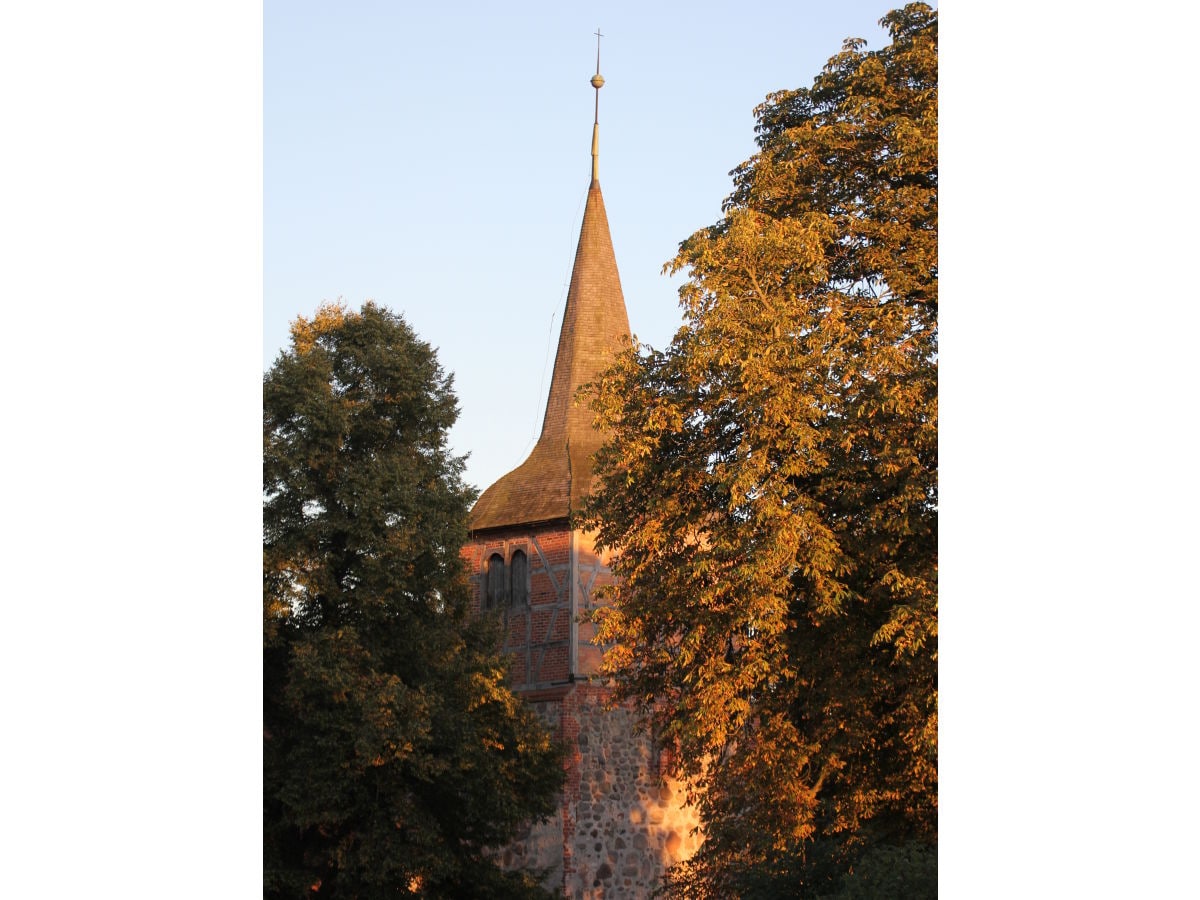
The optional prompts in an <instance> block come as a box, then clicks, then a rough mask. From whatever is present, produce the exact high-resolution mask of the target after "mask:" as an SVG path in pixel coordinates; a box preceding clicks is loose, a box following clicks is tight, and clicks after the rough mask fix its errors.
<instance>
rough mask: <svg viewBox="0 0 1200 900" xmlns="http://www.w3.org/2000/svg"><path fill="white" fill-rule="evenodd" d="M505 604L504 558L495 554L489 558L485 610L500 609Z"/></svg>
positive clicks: (484, 600) (484, 597)
mask: <svg viewBox="0 0 1200 900" xmlns="http://www.w3.org/2000/svg"><path fill="white" fill-rule="evenodd" d="M503 604H504V557H503V556H501V555H500V554H499V553H493V554H492V555H491V556H490V557H488V564H487V584H486V586H485V587H484V595H483V608H484V609H499V608H500V607H501V606H502V605H503Z"/></svg>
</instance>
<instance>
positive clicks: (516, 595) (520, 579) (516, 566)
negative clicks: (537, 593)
mask: <svg viewBox="0 0 1200 900" xmlns="http://www.w3.org/2000/svg"><path fill="white" fill-rule="evenodd" d="M509 585H510V586H511V587H510V589H509V596H510V597H511V598H512V605H513V606H524V605H526V604H527V603H528V602H529V560H528V559H527V558H526V556H525V551H524V550H514V551H513V555H512V561H511V562H510V563H509Z"/></svg>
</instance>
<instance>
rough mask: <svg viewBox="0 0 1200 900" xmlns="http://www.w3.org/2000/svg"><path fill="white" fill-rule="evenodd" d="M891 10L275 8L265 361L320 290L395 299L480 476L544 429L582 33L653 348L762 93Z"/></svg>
mask: <svg viewBox="0 0 1200 900" xmlns="http://www.w3.org/2000/svg"><path fill="white" fill-rule="evenodd" d="M889 8H890V6H889V5H888V4H887V3H886V2H880V0H870V2H861V0H854V2H844V3H837V4H828V3H782V2H758V0H751V2H745V3H739V4H730V3H715V2H699V3H655V4H652V3H646V2H613V3H604V4H582V3H519V4H488V3H446V4H442V5H434V4H428V5H419V6H418V5H417V4H401V3H393V2H377V3H365V2H364V3H339V4H333V3H327V2H313V0H286V2H283V0H269V2H267V3H266V4H265V6H264V17H265V18H264V56H263V76H264V95H263V116H264V221H263V226H264V307H263V317H264V325H263V365H264V367H266V366H269V365H270V363H271V362H272V361H273V360H274V358H275V356H276V354H277V353H278V352H279V350H280V348H281V347H283V346H285V344H286V340H287V325H288V322H289V321H291V320H292V319H294V318H295V317H296V316H297V315H301V314H303V315H309V314H311V313H312V312H313V310H314V309H315V308H316V307H317V305H318V304H319V303H320V302H321V301H322V300H334V299H337V298H339V297H341V298H342V299H344V300H345V301H346V302H347V303H349V304H351V305H353V306H358V305H359V304H361V303H362V302H363V301H364V300H366V299H374V300H376V301H378V302H380V303H382V304H384V305H386V306H389V307H390V308H392V309H394V310H396V311H398V312H401V313H403V314H404V315H405V317H406V318H407V319H408V321H409V322H410V323H411V324H412V326H413V327H414V328H415V329H416V330H417V332H418V333H419V334H420V335H421V336H422V337H423V338H424V339H425V340H427V341H429V342H430V343H431V344H433V345H434V346H435V347H437V348H438V350H439V356H440V359H441V362H442V365H443V366H444V367H445V368H446V369H447V370H449V371H452V372H453V373H454V375H455V388H456V391H457V393H458V396H459V403H460V407H461V417H460V419H459V423H458V425H457V426H456V427H455V429H454V431H453V432H452V434H451V440H452V443H453V445H454V449H455V451H456V452H457V453H468V452H469V453H470V459H469V461H468V466H467V480H468V481H470V482H471V483H473V484H475V485H476V486H477V487H479V488H480V489H483V488H485V487H487V486H488V485H489V484H491V483H492V482H493V481H495V480H496V479H497V478H498V477H500V476H501V475H503V474H504V473H505V472H506V471H508V470H509V469H511V468H513V467H514V466H516V465H518V464H519V463H520V462H521V461H522V460H523V459H524V458H525V455H526V454H527V453H528V451H529V449H530V447H531V444H532V441H533V439H534V438H535V437H536V433H537V430H538V428H539V427H540V424H541V415H542V411H543V407H544V404H545V396H546V392H547V390H548V388H549V385H548V383H547V381H546V379H547V378H548V377H549V375H548V372H549V368H550V366H551V364H552V362H553V352H554V342H555V339H556V337H557V331H558V326H559V324H560V319H561V313H562V307H563V303H564V302H565V299H566V282H567V279H568V276H569V274H570V268H571V262H572V259H573V257H574V252H575V242H576V239H577V237H578V230H579V223H580V219H581V216H582V212H583V210H582V200H583V198H584V195H585V193H586V191H587V186H588V180H589V178H590V167H591V158H590V150H591V124H592V114H593V96H594V91H593V89H592V87H591V86H590V85H589V83H588V81H589V79H590V78H591V76H592V74H593V72H594V69H595V52H596V48H595V41H596V39H595V37H594V36H593V32H595V30H596V28H597V26H599V28H600V30H601V32H602V33H603V35H604V38H603V40H602V42H601V59H600V63H601V65H600V68H601V73H602V74H603V75H604V77H605V79H606V84H605V86H604V87H603V88H602V89H601V92H600V183H601V186H602V187H603V189H604V198H605V204H606V207H607V210H608V216H609V225H610V227H611V230H612V237H613V245H614V248H615V250H616V255H617V265H618V267H619V269H620V273H621V282H622V287H623V289H624V293H625V302H626V305H627V307H628V309H629V320H630V327H631V328H632V329H633V331H634V332H635V333H636V334H637V336H638V337H639V338H640V339H642V340H644V341H647V342H649V343H651V344H654V345H655V346H663V345H665V344H666V343H667V342H668V341H669V340H670V338H671V335H672V334H673V333H674V331H675V329H676V328H677V327H678V325H679V323H680V321H681V319H680V313H679V309H678V305H677V293H676V291H677V289H678V286H679V283H680V279H679V278H678V277H677V278H675V279H669V278H667V277H666V276H664V275H662V274H661V270H662V266H663V263H664V262H666V261H667V260H668V259H670V258H671V257H672V256H673V255H674V252H675V248H676V246H677V245H678V243H679V241H681V240H682V239H684V238H685V237H687V236H688V235H689V234H691V233H692V232H693V231H695V230H696V229H698V228H701V227H703V226H705V225H709V224H711V223H713V222H714V221H716V219H717V218H718V217H719V216H720V204H721V201H722V200H723V199H724V197H725V196H726V195H727V194H728V193H729V189H730V184H731V183H730V179H729V176H728V173H729V170H730V169H732V168H733V167H734V166H736V165H737V164H738V163H739V162H741V161H742V160H744V159H745V158H746V157H748V156H749V155H750V154H751V153H753V152H754V144H753V138H754V132H753V127H754V117H753V109H754V107H755V106H756V105H757V104H758V103H759V102H761V101H762V99H763V98H764V96H765V95H766V94H767V93H768V92H770V91H774V90H779V89H782V88H792V87H799V86H805V85H808V84H810V83H811V80H812V78H813V76H814V75H816V74H817V72H819V71H820V69H821V67H822V65H824V63H825V61H826V60H827V59H828V58H829V57H830V56H831V55H832V54H834V53H835V52H837V51H838V50H839V49H840V47H841V43H842V41H843V39H845V38H846V37H850V36H855V37H863V38H865V39H867V41H868V42H869V46H871V47H879V46H882V45H883V44H884V43H885V42H886V40H885V35H884V33H883V31H882V30H881V29H880V28H879V26H878V20H879V18H880V17H881V16H882V15H883V14H884V13H886V12H887V10H888V9H889ZM767 23H770V27H764V25H765V24H767ZM496 348H504V349H502V350H497V349H496Z"/></svg>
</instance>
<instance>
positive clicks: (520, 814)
mask: <svg viewBox="0 0 1200 900" xmlns="http://www.w3.org/2000/svg"><path fill="white" fill-rule="evenodd" d="M457 414H458V412H457V406H456V402H455V399H454V395H453V393H452V391H451V379H450V377H449V376H447V375H445V374H443V372H442V370H441V368H440V367H439V365H438V362H437V359H436V356H435V354H434V351H433V350H432V349H431V348H430V347H429V345H428V344H426V343H424V342H422V341H420V340H418V339H417V337H416V336H415V335H414V333H413V332H412V330H411V329H410V328H409V326H408V325H407V324H406V323H405V322H404V320H403V319H402V318H401V317H399V316H396V315H394V314H392V313H390V312H388V311H387V310H385V309H382V308H380V307H378V306H375V305H373V304H370V303H368V304H367V305H365V306H364V307H363V309H362V311H361V313H354V312H351V311H347V310H346V309H344V308H342V307H340V306H325V307H323V308H321V309H320V310H319V311H318V312H317V314H316V316H315V317H314V318H313V319H312V320H311V321H309V320H305V319H298V320H297V321H296V322H295V323H294V324H293V326H292V342H291V348H290V350H288V351H287V352H284V353H281V354H280V356H279V358H278V360H277V361H276V362H275V364H274V366H273V367H272V368H271V370H270V371H269V372H268V373H267V375H266V376H265V378H264V384H263V455H264V470H263V471H264V494H265V498H264V506H263V535H264V537H263V578H264V591H263V682H264V684H263V689H264V714H263V718H264V743H263V757H264V758H263V763H264V797H263V800H264V804H263V805H264V844H265V846H264V870H265V871H264V881H265V884H264V894H265V896H268V897H272V898H275V897H278V898H291V897H310V896H314V895H315V896H320V897H325V896H329V897H336V898H366V897H371V898H374V897H390V896H414V895H416V896H431V897H444V896H462V897H510V896H511V897H533V896H542V895H543V894H544V892H542V891H541V890H540V889H539V888H537V887H536V884H535V882H534V880H533V879H532V878H531V877H530V876H529V875H526V874H520V873H505V872H501V871H500V870H499V869H498V868H497V867H496V865H494V863H493V862H492V861H491V860H490V859H489V857H488V855H487V852H486V848H488V847H494V846H497V845H500V844H503V843H504V842H506V841H507V840H509V839H510V838H512V837H513V835H514V833H515V832H516V830H517V829H518V828H519V827H520V826H521V825H522V824H523V823H524V822H527V821H529V820H530V819H533V818H537V817H544V816H545V815H547V814H548V813H550V812H551V811H552V808H553V805H554V798H555V795H556V792H557V790H558V789H559V788H560V786H561V784H562V754H561V750H560V749H559V748H558V747H557V746H555V745H553V744H552V743H551V741H550V739H549V737H548V735H547V733H546V731H545V729H544V728H543V727H542V725H541V723H540V722H539V721H538V719H537V718H536V716H535V714H534V713H533V712H532V711H531V710H530V709H529V708H528V707H526V706H525V705H524V704H522V703H521V702H520V701H519V700H518V699H517V698H516V697H515V696H514V695H513V694H512V693H511V692H510V691H509V690H508V688H507V687H506V682H505V678H506V672H505V669H504V666H503V664H502V662H501V659H500V658H499V656H498V655H497V653H496V649H495V648H496V647H497V643H496V636H495V634H494V632H493V631H492V630H491V627H492V626H489V624H488V623H487V622H483V621H474V620H472V618H471V617H469V616H468V615H467V598H468V584H467V581H466V576H465V573H464V571H463V568H462V564H461V562H460V560H459V555H458V553H459V548H460V547H461V546H462V544H463V542H464V540H465V538H466V515H467V511H468V508H469V504H470V502H471V500H472V499H473V491H472V490H470V489H469V488H468V487H466V486H465V485H464V484H463V482H462V480H461V475H462V460H461V459H459V458H456V457H454V456H452V455H451V454H450V453H449V451H448V449H447V445H446V434H447V431H448V429H449V428H450V426H451V425H452V424H453V422H454V420H455V418H456V417H457Z"/></svg>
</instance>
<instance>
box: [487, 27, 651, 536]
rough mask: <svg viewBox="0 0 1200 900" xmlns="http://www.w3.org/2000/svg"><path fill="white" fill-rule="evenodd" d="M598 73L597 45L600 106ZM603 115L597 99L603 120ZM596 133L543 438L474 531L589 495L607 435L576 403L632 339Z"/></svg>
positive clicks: (568, 507)
mask: <svg viewBox="0 0 1200 900" xmlns="http://www.w3.org/2000/svg"><path fill="white" fill-rule="evenodd" d="M597 37H599V31H598V30H597ZM599 68H600V62H599V42H598V41H597V50H596V69H597V74H596V76H595V77H594V78H593V79H592V85H593V87H595V88H596V92H597V98H599V90H600V85H601V84H603V83H604V79H603V78H601V77H600V74H599ZM597 81H598V82H599V83H597ZM598 114H599V99H597V118H598ZM597 125H598V123H597V124H594V125H593V129H592V183H591V185H590V186H589V187H588V195H587V205H586V206H585V207H584V210H583V225H582V226H581V227H580V229H579V244H578V246H577V247H576V249H575V266H574V268H573V269H572V270H571V284H570V287H569V288H568V289H567V305H566V309H565V310H564V311H563V318H562V331H561V332H559V336H558V351H557V353H556V354H555V357H554V374H553V375H552V376H551V379H550V394H549V396H548V397H547V399H546V414H545V418H543V420H542V432H541V435H540V436H539V437H538V441H537V444H535V445H534V448H533V451H532V452H531V453H530V454H529V457H528V459H526V460H525V462H523V463H521V465H520V466H518V467H517V468H516V469H513V470H512V471H511V472H509V473H508V474H507V475H505V476H504V477H503V478H501V479H500V480H499V481H497V482H496V483H495V484H493V485H492V486H491V487H489V488H488V489H487V490H486V491H484V492H483V494H482V495H481V496H480V498H479V500H478V501H477V502H476V503H475V507H474V508H473V509H472V510H471V520H470V528H471V530H472V531H475V530H478V529H482V528H500V527H504V526H508V525H527V524H532V523H536V522H548V521H552V520H556V519H565V518H567V517H569V516H570V515H571V513H572V512H573V511H574V510H576V509H578V508H579V503H580V501H582V499H583V498H584V497H585V496H587V494H588V493H589V492H590V490H591V485H592V456H593V454H595V452H596V451H597V450H598V449H600V445H601V444H602V443H604V439H605V437H606V435H605V434H603V433H602V432H599V431H597V430H596V429H595V428H593V427H592V413H591V411H590V410H589V409H588V408H587V406H586V405H584V404H581V403H579V402H577V400H576V395H577V393H578V391H579V388H580V387H582V386H583V385H585V384H588V383H591V382H594V381H596V380H597V379H598V378H599V376H600V373H601V372H603V371H604V370H605V369H607V368H608V366H609V365H610V364H611V363H612V360H613V356H614V354H615V353H616V352H617V351H618V350H620V349H621V347H622V346H623V345H624V343H625V340H626V339H627V337H628V335H629V316H628V314H627V313H626V311H625V297H624V295H623V294H622V292H621V278H620V275H619V274H618V273H617V258H616V254H614V253H613V246H612V236H611V235H610V234H609V230H608V215H607V214H606V213H605V210H604V197H603V196H602V195H601V193H600V181H599V179H598V178H597V176H596V156H597V151H596V143H597V137H596V128H597ZM518 403H519V401H518Z"/></svg>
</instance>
